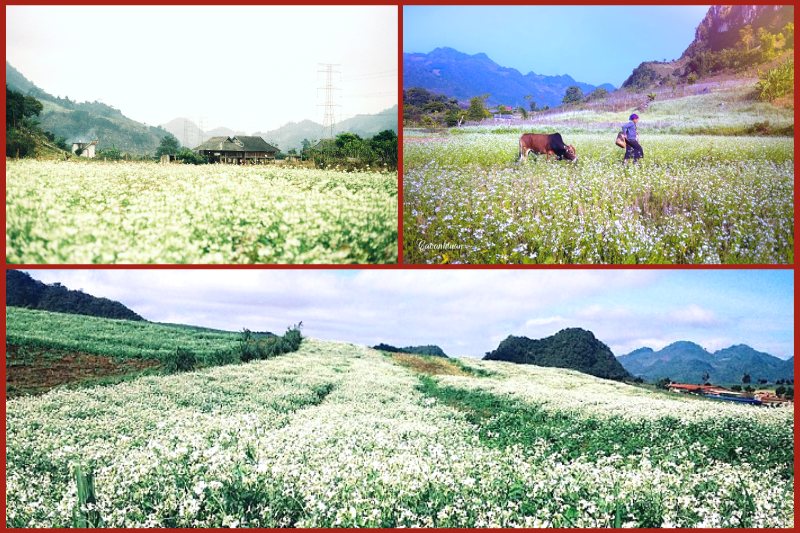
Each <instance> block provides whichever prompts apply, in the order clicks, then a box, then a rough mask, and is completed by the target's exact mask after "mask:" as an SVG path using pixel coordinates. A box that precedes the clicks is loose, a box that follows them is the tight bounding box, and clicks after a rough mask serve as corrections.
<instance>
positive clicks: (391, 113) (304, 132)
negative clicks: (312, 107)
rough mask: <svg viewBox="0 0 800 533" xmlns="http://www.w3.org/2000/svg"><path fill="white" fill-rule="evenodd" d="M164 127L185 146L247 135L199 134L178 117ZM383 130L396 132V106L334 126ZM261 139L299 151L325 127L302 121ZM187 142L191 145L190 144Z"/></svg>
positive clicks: (368, 132) (223, 130)
mask: <svg viewBox="0 0 800 533" xmlns="http://www.w3.org/2000/svg"><path fill="white" fill-rule="evenodd" d="M161 127H162V128H164V129H165V130H167V131H169V132H170V133H171V134H173V135H174V136H175V137H176V138H177V139H178V140H179V141H180V142H181V144H183V145H184V146H189V147H190V148H194V147H195V146H198V145H199V144H200V142H198V141H199V139H200V138H201V135H202V138H203V139H204V140H208V139H210V138H211V137H220V136H225V137H228V136H231V135H245V134H246V132H243V131H236V130H232V129H230V128H227V127H219V128H214V129H213V130H208V131H203V132H201V131H200V128H199V127H198V126H197V124H195V123H194V122H192V121H191V120H189V119H186V118H176V119H173V120H170V121H169V122H167V123H166V124H162V125H161ZM383 130H393V131H395V132H396V131H397V106H393V107H391V108H389V109H386V110H384V111H381V112H380V113H376V114H373V115H356V116H354V117H351V118H348V119H345V120H342V121H341V122H338V123H336V125H335V126H334V134H338V133H342V132H345V131H347V132H351V133H355V134H356V135H360V136H361V137H372V136H373V135H375V134H376V133H379V132H381V131H383ZM253 135H257V136H259V137H262V138H263V139H264V140H265V141H267V142H268V143H270V144H271V145H273V146H277V147H278V148H280V149H281V151H282V152H284V153H285V152H287V151H289V150H291V149H292V148H294V149H296V150H300V148H302V143H303V139H308V140H309V141H317V140H319V139H321V138H322V124H319V123H318V122H314V121H313V120H302V121H300V122H289V123H287V124H284V125H283V126H281V127H280V128H277V129H274V130H269V131H257V132H255V133H253ZM187 142H188V144H187Z"/></svg>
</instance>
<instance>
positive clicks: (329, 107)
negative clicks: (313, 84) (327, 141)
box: [317, 63, 341, 138]
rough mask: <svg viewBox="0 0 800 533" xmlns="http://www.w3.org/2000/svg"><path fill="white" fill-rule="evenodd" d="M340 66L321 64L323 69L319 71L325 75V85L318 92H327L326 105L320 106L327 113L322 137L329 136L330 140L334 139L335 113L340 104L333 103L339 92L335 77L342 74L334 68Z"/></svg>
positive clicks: (324, 118) (324, 116)
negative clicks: (335, 94) (334, 95)
mask: <svg viewBox="0 0 800 533" xmlns="http://www.w3.org/2000/svg"><path fill="white" fill-rule="evenodd" d="M338 66H339V65H338V64H334V63H320V67H322V68H321V69H320V70H318V71H317V72H320V73H324V74H325V85H323V86H322V87H318V88H317V91H325V103H324V104H318V105H320V106H322V107H324V108H325V113H324V115H323V118H322V136H323V137H326V136H327V137H328V138H333V126H334V125H335V124H336V118H335V116H334V111H335V108H336V107H337V106H338V104H335V103H333V92H334V91H335V90H337V89H336V87H334V86H333V75H334V74H341V71H339V70H336V69H335V68H334V67H338ZM317 94H319V93H317Z"/></svg>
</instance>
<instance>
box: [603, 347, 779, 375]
mask: <svg viewBox="0 0 800 533" xmlns="http://www.w3.org/2000/svg"><path fill="white" fill-rule="evenodd" d="M617 360H618V361H619V362H620V363H621V364H622V366H624V367H625V369H626V370H627V371H628V372H630V373H631V374H633V375H634V376H638V377H641V378H643V379H646V380H648V381H657V380H659V379H662V378H670V379H671V380H673V381H677V382H685V383H700V382H701V381H702V379H703V376H704V375H705V374H706V373H707V374H708V380H709V381H710V382H711V383H716V384H730V383H741V381H742V376H743V375H744V374H749V375H750V377H751V379H752V381H753V383H757V382H758V380H760V379H764V380H767V381H769V382H772V383H774V382H775V381H777V380H780V379H793V378H794V360H793V359H790V360H788V361H785V360H783V359H779V358H778V357H775V356H773V355H770V354H767V353H764V352H759V351H756V350H754V349H753V348H751V347H750V346H747V345H746V344H738V345H736V346H730V347H728V348H725V349H722V350H718V351H716V352H714V353H711V352H709V351H707V350H706V349H705V348H703V347H701V346H699V345H697V344H695V343H693V342H688V341H679V342H674V343H672V344H670V345H668V346H666V347H664V348H662V349H661V350H658V351H654V350H652V349H651V348H639V349H638V350H634V351H632V352H630V353H628V354H625V355H621V356H619V357H618V358H617Z"/></svg>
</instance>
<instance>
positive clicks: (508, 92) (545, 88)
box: [403, 48, 614, 109]
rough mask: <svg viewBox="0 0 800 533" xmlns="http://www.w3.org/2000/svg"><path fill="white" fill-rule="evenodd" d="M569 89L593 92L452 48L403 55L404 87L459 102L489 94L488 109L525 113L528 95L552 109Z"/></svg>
mask: <svg viewBox="0 0 800 533" xmlns="http://www.w3.org/2000/svg"><path fill="white" fill-rule="evenodd" d="M571 85H577V86H578V87H580V88H581V90H582V91H583V92H584V94H587V93H590V92H592V91H593V90H594V89H595V88H596V86H595V85H591V84H589V83H583V82H579V81H576V80H574V79H573V78H572V77H571V76H569V75H566V74H564V75H561V76H544V75H541V74H536V73H534V72H529V73H528V74H525V75H523V74H521V73H520V72H519V71H518V70H516V69H513V68H506V67H502V66H500V65H498V64H497V63H495V62H494V61H492V60H491V59H490V58H489V57H488V56H487V55H486V54H475V55H468V54H464V53H462V52H459V51H457V50H454V49H452V48H436V49H435V50H433V51H432V52H430V53H428V54H424V53H404V54H403V87H405V88H411V87H423V88H425V89H428V90H429V91H432V92H435V93H440V94H445V95H447V96H450V97H454V98H457V99H458V100H460V101H462V102H466V101H468V100H469V99H470V98H472V97H474V96H480V95H482V94H486V93H488V94H489V99H488V100H487V101H488V103H489V104H490V105H496V104H504V105H510V106H513V107H517V106H524V107H525V108H526V109H527V107H528V101H527V100H526V99H525V96H527V95H530V96H532V97H533V100H534V101H535V102H536V104H537V105H539V106H540V107H541V106H544V105H548V106H550V107H554V106H557V105H560V104H561V100H562V99H563V97H564V93H565V92H566V90H567V87H569V86H571ZM600 87H603V88H605V89H606V90H608V91H613V90H614V86H613V85H611V84H608V83H605V84H603V85H601V86H600Z"/></svg>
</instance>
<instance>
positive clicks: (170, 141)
mask: <svg viewBox="0 0 800 533" xmlns="http://www.w3.org/2000/svg"><path fill="white" fill-rule="evenodd" d="M180 148H181V143H179V142H178V139H176V138H175V136H174V135H172V134H171V133H167V134H166V135H165V136H164V137H163V138H162V139H161V144H159V145H158V150H156V157H161V156H162V155H175V154H177V153H178V150H180Z"/></svg>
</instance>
